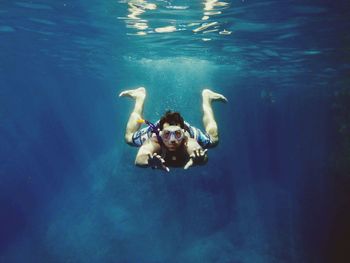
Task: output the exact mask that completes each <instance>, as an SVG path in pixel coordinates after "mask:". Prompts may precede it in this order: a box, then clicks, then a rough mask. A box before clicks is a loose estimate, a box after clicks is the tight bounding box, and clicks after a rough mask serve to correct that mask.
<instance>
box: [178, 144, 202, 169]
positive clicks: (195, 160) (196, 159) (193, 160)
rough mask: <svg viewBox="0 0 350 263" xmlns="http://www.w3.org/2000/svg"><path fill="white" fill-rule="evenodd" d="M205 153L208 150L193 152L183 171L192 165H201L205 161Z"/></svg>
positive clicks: (199, 149) (200, 149)
mask: <svg viewBox="0 0 350 263" xmlns="http://www.w3.org/2000/svg"><path fill="white" fill-rule="evenodd" d="M207 151H208V149H205V150H203V149H202V148H198V149H196V150H194V151H193V153H192V154H191V155H190V160H189V161H188V162H187V163H186V165H185V166H184V169H185V170H187V169H188V168H190V167H191V166H193V165H194V164H203V163H204V162H206V160H207V157H208V156H207Z"/></svg>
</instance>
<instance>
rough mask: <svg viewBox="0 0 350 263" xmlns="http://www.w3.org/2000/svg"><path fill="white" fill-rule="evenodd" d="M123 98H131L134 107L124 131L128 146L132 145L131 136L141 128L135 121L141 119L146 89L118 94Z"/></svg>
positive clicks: (141, 88)
mask: <svg viewBox="0 0 350 263" xmlns="http://www.w3.org/2000/svg"><path fill="white" fill-rule="evenodd" d="M124 96H127V97H131V98H133V99H134V100H135V106H134V109H133V111H132V113H131V114H130V117H129V120H128V123H127V125H126V131H125V141H126V142H127V143H128V144H133V141H132V136H133V134H134V133H135V132H136V131H138V130H139V129H140V126H141V124H140V123H138V122H137V120H139V119H141V118H142V112H143V104H144V102H145V98H146V89H145V88H143V87H140V88H138V89H131V90H125V91H122V92H121V93H120V94H119V97H124Z"/></svg>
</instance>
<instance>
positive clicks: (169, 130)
mask: <svg viewBox="0 0 350 263" xmlns="http://www.w3.org/2000/svg"><path fill="white" fill-rule="evenodd" d="M160 135H161V137H162V139H163V141H166V142H169V141H172V140H174V139H175V140H176V141H178V142H180V141H182V139H183V138H184V131H183V129H181V128H180V127H179V126H168V127H166V128H164V129H163V130H162V131H161V133H160Z"/></svg>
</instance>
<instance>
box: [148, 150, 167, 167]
mask: <svg viewBox="0 0 350 263" xmlns="http://www.w3.org/2000/svg"><path fill="white" fill-rule="evenodd" d="M164 163H165V160H164V159H163V158H162V157H161V156H160V155H159V154H157V153H154V154H153V155H151V154H149V155H148V165H149V166H150V167H152V169H162V170H165V171H167V172H169V171H170V169H169V168H168V167H167V166H165V165H164Z"/></svg>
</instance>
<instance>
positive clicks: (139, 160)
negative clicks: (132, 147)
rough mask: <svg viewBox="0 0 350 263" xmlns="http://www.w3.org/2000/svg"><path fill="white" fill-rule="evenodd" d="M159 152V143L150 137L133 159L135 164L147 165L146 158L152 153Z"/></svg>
mask: <svg viewBox="0 0 350 263" xmlns="http://www.w3.org/2000/svg"><path fill="white" fill-rule="evenodd" d="M158 152H160V145H159V144H158V143H157V142H154V141H153V140H152V139H148V140H147V141H146V142H145V143H144V144H143V145H142V146H141V147H140V149H139V151H138V152H137V155H136V159H135V165H137V166H140V167H148V159H149V158H150V156H153V154H154V153H158Z"/></svg>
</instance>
